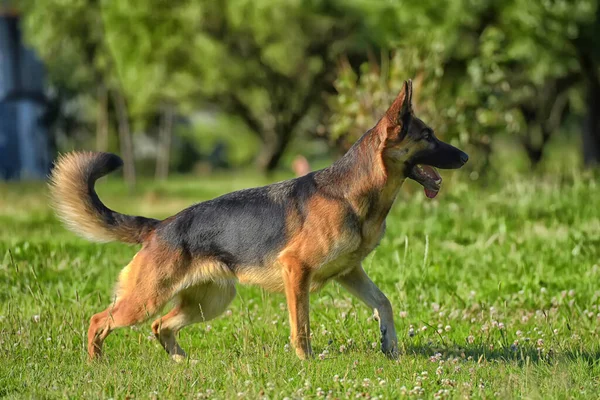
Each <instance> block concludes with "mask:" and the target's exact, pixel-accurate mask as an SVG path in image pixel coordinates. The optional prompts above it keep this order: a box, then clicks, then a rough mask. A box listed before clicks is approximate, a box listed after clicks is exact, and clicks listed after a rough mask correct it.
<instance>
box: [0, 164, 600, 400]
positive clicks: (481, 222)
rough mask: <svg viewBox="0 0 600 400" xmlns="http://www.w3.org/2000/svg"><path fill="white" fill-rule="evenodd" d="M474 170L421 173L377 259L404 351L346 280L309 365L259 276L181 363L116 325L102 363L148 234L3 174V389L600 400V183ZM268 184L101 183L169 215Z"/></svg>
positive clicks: (315, 317) (316, 317)
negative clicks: (114, 303) (388, 344)
mask: <svg viewBox="0 0 600 400" xmlns="http://www.w3.org/2000/svg"><path fill="white" fill-rule="evenodd" d="M461 173H462V171H458V172H457V173H456V174H454V175H453V176H451V177H450V176H444V179H445V184H446V183H450V182H452V183H453V184H452V185H446V186H444V187H443V188H442V191H441V192H440V195H439V196H438V198H437V199H436V200H434V201H429V200H427V199H426V198H425V197H424V196H423V193H422V190H420V188H418V187H417V185H416V184H411V183H407V184H406V186H405V189H406V191H403V192H402V193H401V195H400V198H399V199H398V201H397V202H396V204H395V206H394V209H393V210H392V213H391V215H390V216H389V218H388V227H387V232H386V235H385V237H384V238H383V240H382V243H381V245H380V246H379V247H378V249H377V250H376V251H375V252H374V254H372V255H371V256H370V257H369V258H368V259H367V260H366V261H365V263H364V266H365V269H366V270H367V272H368V273H369V275H370V276H371V277H372V278H373V280H374V281H375V282H376V284H377V285H378V286H379V287H381V288H382V290H383V291H384V292H385V293H386V295H387V296H388V297H389V298H390V301H391V303H392V305H393V307H394V316H395V318H396V327H397V329H398V332H399V335H398V336H399V340H400V348H401V350H402V353H403V354H402V355H401V358H400V359H399V360H398V361H390V360H387V359H386V358H385V357H384V356H383V355H382V354H381V353H380V351H379V350H378V347H379V343H378V341H379V339H378V338H379V331H378V327H377V322H376V321H375V320H374V319H373V317H372V310H369V309H367V307H365V306H364V305H363V304H362V303H360V302H359V301H358V300H356V299H354V298H353V297H352V296H351V295H350V294H349V293H347V292H346V291H345V290H344V289H343V288H341V287H340V286H338V285H337V284H335V283H330V284H329V285H328V286H326V287H325V288H324V289H323V290H322V291H320V292H318V293H315V294H313V295H312V296H311V324H312V329H313V347H314V349H315V351H316V354H317V355H320V356H317V357H316V359H315V360H313V361H310V362H308V363H307V362H301V361H298V360H296V358H295V355H294V354H293V351H289V350H288V348H287V347H286V344H287V343H288V335H289V331H288V321H287V319H288V318H287V311H286V310H285V305H284V302H285V297H284V296H283V295H282V294H269V293H265V292H263V291H261V290H260V289H258V288H253V287H242V286H239V287H238V289H239V290H238V297H237V298H236V299H235V300H234V302H233V303H232V304H231V306H230V309H229V310H230V312H226V313H225V314H224V315H223V316H221V317H220V318H218V319H215V320H212V321H209V322H206V323H201V324H197V325H194V326H190V327H188V328H186V329H184V330H183V331H182V333H181V334H180V336H179V338H178V340H179V341H180V343H181V344H182V346H183V347H184V348H185V349H186V350H187V351H188V353H189V354H190V355H191V360H190V362H189V363H184V364H181V365H180V364H174V363H173V362H172V361H170V360H169V359H168V357H167V355H166V353H165V352H164V350H163V349H162V348H161V346H160V345H159V344H158V342H157V341H156V340H155V339H154V337H153V336H152V334H151V331H150V325H149V324H150V323H144V324H141V325H140V326H139V327H135V328H132V329H129V328H128V329H121V330H118V331H116V332H115V333H113V334H112V335H111V336H110V337H109V338H108V339H107V341H106V343H105V353H104V355H105V357H106V360H105V361H103V362H99V363H89V362H88V361H87V360H86V354H85V341H86V333H87V327H88V323H89V318H90V316H91V315H92V314H93V313H95V312H98V310H100V309H103V308H104V307H105V306H106V305H107V304H108V303H110V301H111V295H112V290H113V288H114V281H115V279H116V277H117V275H118V273H119V270H120V269H121V268H122V267H123V266H125V265H126V264H127V263H128V262H129V261H130V259H131V257H132V256H133V255H134V253H135V252H136V251H137V248H134V247H131V246H127V245H123V244H118V243H111V244H94V243H89V242H86V241H84V240H82V239H79V238H76V237H75V236H74V235H72V234H71V233H69V232H67V231H66V230H65V229H64V228H63V227H62V226H60V224H59V222H58V221H57V220H56V219H55V217H54V216H53V215H52V213H51V211H50V210H49V209H48V206H47V201H46V200H45V196H40V193H41V191H43V188H41V187H40V186H39V185H32V184H30V185H3V186H2V187H0V223H1V224H2V226H3V228H4V229H2V230H1V231H0V282H1V283H2V288H3V290H2V291H1V292H0V320H1V321H2V329H1V330H0V354H2V360H3V362H2V363H1V364H0V394H1V395H2V396H3V397H8V398H31V397H35V398H38V397H42V398H58V397H61V398H63V397H64V398H125V397H135V398H146V397H156V398H191V397H199V398H233V397H237V396H243V397H246V398H258V397H261V396H268V397H269V398H284V397H290V398H301V397H310V398H314V397H319V396H327V394H328V393H330V391H331V396H332V397H334V398H346V397H348V398H355V397H357V396H361V397H368V396H371V397H374V396H379V397H382V398H399V397H400V396H402V395H408V394H409V392H411V393H412V394H413V395H416V396H417V397H419V396H420V397H423V398H431V397H435V396H436V394H437V396H439V397H442V398H454V397H456V398H459V397H460V398H463V397H470V398H522V397H525V398H538V397H539V398H596V397H597V393H598V390H600V387H599V382H598V379H597V376H598V375H599V374H600V365H599V364H598V361H597V360H598V355H599V354H600V347H599V344H598V335H599V334H600V327H599V324H598V315H597V314H598V312H600V310H599V307H598V304H599V301H600V298H599V293H598V286H597V282H598V280H599V279H600V267H599V262H600V242H599V238H600V213H599V210H598V207H593V206H592V205H593V204H596V201H597V199H598V196H599V195H600V193H599V190H600V187H599V186H598V184H597V179H594V178H593V177H587V178H582V177H581V176H580V175H579V174H574V175H568V174H567V175H565V176H563V178H557V177H556V176H555V177H551V176H549V177H547V178H546V179H539V178H536V179H527V180H524V179H523V178H518V179H512V180H511V182H510V183H509V184H507V185H497V186H494V187H493V189H490V188H488V189H481V188H476V187H472V186H471V185H468V184H466V183H465V182H464V180H463V179H462V177H461ZM446 175H449V174H446ZM265 183H267V182H266V180H265V179H264V178H258V177H256V176H248V175H244V176H240V175H239V174H236V175H226V176H217V177H213V178H212V179H200V180H199V179H198V178H194V179H193V184H191V181H190V178H189V177H186V178H181V179H172V180H170V181H169V182H168V183H148V182H140V185H139V186H138V193H137V194H134V195H129V194H125V193H126V188H125V186H124V185H123V183H122V182H120V181H118V180H115V179H114V177H108V182H106V183H102V184H101V185H100V187H99V193H100V197H101V198H102V199H103V200H104V201H106V203H107V204H108V205H110V206H111V208H114V209H117V210H119V211H124V212H127V213H130V214H140V213H141V214H145V215H149V216H154V217H158V218H164V217H167V216H168V215H171V214H172V213H174V212H177V211H179V210H180V209H182V208H183V207H185V206H187V205H189V204H191V203H193V202H196V201H198V200H202V199H208V198H212V197H215V196H217V195H220V194H222V193H226V192H229V191H231V190H235V189H240V188H243V187H248V186H254V185H262V184H265ZM412 189H415V193H414V194H410V190H412ZM164 311H165V312H167V311H168V310H164ZM411 328H412V329H411ZM321 358H323V359H321Z"/></svg>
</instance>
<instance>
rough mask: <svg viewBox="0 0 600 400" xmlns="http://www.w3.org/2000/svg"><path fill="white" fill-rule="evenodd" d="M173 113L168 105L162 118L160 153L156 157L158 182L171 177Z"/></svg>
mask: <svg viewBox="0 0 600 400" xmlns="http://www.w3.org/2000/svg"><path fill="white" fill-rule="evenodd" d="M173 113H174V112H173V107H172V106H170V105H167V106H165V107H164V110H163V112H162V115H161V118H160V127H159V132H158V153H157V155H156V171H155V179H156V180H164V179H167V177H168V176H169V162H170V155H171V138H172V137H173Z"/></svg>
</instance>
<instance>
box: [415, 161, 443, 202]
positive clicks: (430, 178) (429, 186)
mask: <svg viewBox="0 0 600 400" xmlns="http://www.w3.org/2000/svg"><path fill="white" fill-rule="evenodd" d="M409 177H410V178H412V179H414V180H415V181H417V182H419V183H420V184H421V185H423V188H424V189H425V196H427V197H429V198H430V199H433V198H434V197H435V196H437V194H438V192H439V191H440V186H441V185H442V177H441V176H440V174H438V172H437V170H436V169H435V168H434V167H432V166H430V165H422V164H417V165H415V166H414V167H412V170H411V173H410V176H409Z"/></svg>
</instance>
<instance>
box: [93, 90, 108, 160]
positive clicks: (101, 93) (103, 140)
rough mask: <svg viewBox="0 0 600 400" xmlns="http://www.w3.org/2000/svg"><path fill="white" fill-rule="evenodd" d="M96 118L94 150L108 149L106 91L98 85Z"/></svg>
mask: <svg viewBox="0 0 600 400" xmlns="http://www.w3.org/2000/svg"><path fill="white" fill-rule="evenodd" d="M97 118H98V120H97V121H96V151H107V150H108V93H107V90H106V87H105V86H104V85H100V86H98V115H97Z"/></svg>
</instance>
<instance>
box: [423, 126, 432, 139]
mask: <svg viewBox="0 0 600 400" xmlns="http://www.w3.org/2000/svg"><path fill="white" fill-rule="evenodd" d="M431 135H433V131H432V130H431V129H429V128H425V129H423V131H422V132H421V138H423V139H429V138H431Z"/></svg>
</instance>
